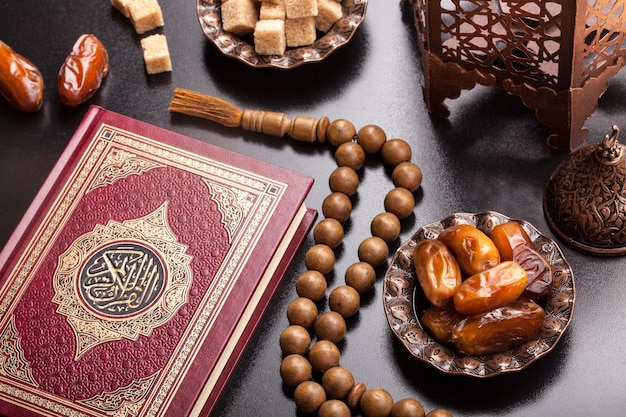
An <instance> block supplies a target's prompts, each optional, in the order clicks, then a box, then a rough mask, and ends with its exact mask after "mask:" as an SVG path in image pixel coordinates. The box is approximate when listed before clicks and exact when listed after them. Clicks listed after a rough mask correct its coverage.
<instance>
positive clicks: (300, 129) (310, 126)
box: [169, 88, 329, 142]
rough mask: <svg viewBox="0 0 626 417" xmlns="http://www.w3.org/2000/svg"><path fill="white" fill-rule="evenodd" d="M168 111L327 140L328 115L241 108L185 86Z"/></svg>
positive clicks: (270, 132) (276, 133)
mask: <svg viewBox="0 0 626 417" xmlns="http://www.w3.org/2000/svg"><path fill="white" fill-rule="evenodd" d="M169 111H171V112H174V113H182V114H186V115H188V116H194V117H201V118H203V119H207V120H211V121H213V122H217V123H219V124H221V125H223V126H226V127H240V128H242V129H244V130H248V131H252V132H257V133H263V134H266V135H271V136H276V137H283V136H285V135H289V136H291V137H292V138H293V139H295V140H298V141H302V142H315V141H316V140H317V141H319V142H325V141H326V129H327V127H328V125H329V120H328V118H327V117H322V118H321V119H319V120H318V119H315V118H313V117H308V116H296V117H295V118H293V120H289V118H287V115H286V114H284V113H280V112H267V111H262V110H242V109H240V108H238V107H237V106H235V105H233V104H231V103H228V102H226V101H224V100H222V99H219V98H216V97H212V96H209V95H206V94H201V93H198V92H195V91H191V90H186V89H184V88H176V89H175V90H174V97H173V98H172V101H171V102H170V107H169Z"/></svg>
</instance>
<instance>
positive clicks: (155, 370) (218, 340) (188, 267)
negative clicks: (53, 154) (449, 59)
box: [0, 106, 315, 417]
mask: <svg viewBox="0 0 626 417" xmlns="http://www.w3.org/2000/svg"><path fill="white" fill-rule="evenodd" d="M311 185H312V179H311V178H310V177H307V176H305V175H301V174H298V173H294V172H291V171H287V170H284V169H282V168H279V167H276V166H273V165H269V164H267V163H264V162H261V161H258V160H255V159H251V158H249V157H245V156H242V155H238V154H235V153H233V152H230V151H227V150H225V149H221V148H218V147H215V146H212V145H210V144H208V143H205V142H201V141H198V140H194V139H191V138H188V137H185V136H182V135H179V134H176V133H173V132H170V131H167V130H164V129H161V128H158V127H155V126H152V125H148V124H145V123H143V122H140V121H137V120H134V119H131V118H128V117H126V116H123V115H120V114H117V113H113V112H110V111H107V110H104V109H102V108H100V107H97V106H92V107H91V108H90V109H89V111H88V113H87V114H86V116H85V118H84V120H83V121H82V123H81V125H80V127H79V128H78V130H77V131H76V133H75V134H74V136H73V137H72V139H71V140H70V142H69V144H68V146H67V148H66V150H65V151H64V153H63V154H62V156H61V158H60V159H59V161H58V163H57V164H56V165H55V167H54V169H53V171H52V172H51V174H50V176H49V177H48V179H47V180H46V182H45V184H44V186H43V187H42V189H41V191H40V192H39V194H38V195H37V197H36V199H35V201H34V202H33V204H32V205H31V207H30V208H29V210H28V212H27V213H26V214H25V216H24V218H23V220H22V221H21V222H20V224H19V226H18V227H17V229H16V231H15V232H14V234H13V235H12V236H11V238H10V239H9V241H8V243H7V245H6V246H5V248H4V249H3V251H2V252H1V253H0V279H1V281H0V340H1V342H0V343H1V344H0V346H1V348H0V414H2V415H5V416H11V417H15V416H39V415H45V416H73V417H78V416H85V417H86V416H89V417H125V416H134V417H165V416H167V417H173V416H176V417H181V416H189V415H194V416H205V415H208V414H209V413H210V411H211V408H212V405H213V404H214V402H215V401H216V399H217V397H218V396H219V393H220V391H221V390H222V388H223V386H224V384H225V383H226V380H227V379H228V376H229V374H230V372H231V371H232V369H233V367H234V366H235V364H236V362H237V359H238V358H239V357H240V355H241V354H242V351H243V349H244V347H245V344H246V342H247V341H248V339H249V338H250V336H251V335H252V333H253V331H254V329H255V327H256V326H257V324H258V323H259V320H260V319H261V316H262V313H263V311H264V309H265V308H266V307H267V304H268V303H269V301H270V299H271V296H272V294H273V293H274V291H275V290H276V288H277V286H278V283H279V282H280V279H281V277H282V275H283V274H284V272H285V269H286V268H287V266H288V265H289V262H290V261H291V259H292V257H293V254H294V252H295V251H296V249H297V247H298V246H299V245H300V243H301V242H302V239H303V238H304V236H305V235H306V233H307V232H308V230H309V227H310V225H311V223H312V221H313V219H314V217H315V212H314V211H312V210H309V209H307V208H306V207H305V205H304V202H305V198H306V195H307V193H308V192H309V190H310V187H311Z"/></svg>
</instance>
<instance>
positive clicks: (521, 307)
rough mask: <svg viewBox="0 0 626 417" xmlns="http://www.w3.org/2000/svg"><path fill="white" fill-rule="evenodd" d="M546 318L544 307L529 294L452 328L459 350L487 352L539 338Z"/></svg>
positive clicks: (484, 353)
mask: <svg viewBox="0 0 626 417" xmlns="http://www.w3.org/2000/svg"><path fill="white" fill-rule="evenodd" d="M544 319H545V311H544V310H543V308H542V307H541V306H540V305H539V304H537V303H535V302H533V301H532V300H530V299H529V298H526V297H523V296H522V297H520V298H518V299H516V300H515V301H513V302H512V303H510V304H508V305H506V306H502V307H499V308H496V309H494V310H491V311H488V312H486V313H483V314H478V315H474V316H470V317H467V318H465V319H463V320H461V321H460V322H459V323H458V324H457V325H456V326H455V327H454V329H453V331H452V342H453V343H454V344H455V346H456V348H457V350H458V351H459V352H461V353H463V354H467V355H486V354H489V353H495V352H502V351H505V350H508V349H511V348H513V347H515V346H519V345H521V344H522V343H524V342H526V341H528V340H530V339H532V338H533V337H536V336H537V335H538V334H539V332H540V331H541V327H542V325H543V322H544Z"/></svg>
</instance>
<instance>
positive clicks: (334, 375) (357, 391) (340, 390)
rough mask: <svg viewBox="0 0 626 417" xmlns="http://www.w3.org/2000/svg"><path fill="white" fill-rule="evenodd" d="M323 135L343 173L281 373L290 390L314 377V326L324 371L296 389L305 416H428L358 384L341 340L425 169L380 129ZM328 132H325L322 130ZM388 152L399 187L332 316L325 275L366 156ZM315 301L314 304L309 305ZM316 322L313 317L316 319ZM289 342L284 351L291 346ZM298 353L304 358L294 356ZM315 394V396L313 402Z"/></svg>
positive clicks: (295, 308) (345, 127)
mask: <svg viewBox="0 0 626 417" xmlns="http://www.w3.org/2000/svg"><path fill="white" fill-rule="evenodd" d="M317 129H318V131H317V132H316V135H317V136H318V137H324V138H325V139H326V140H327V142H328V143H329V144H330V145H331V146H334V147H335V148H336V151H335V160H336V162H337V165H338V168H337V169H336V170H335V171H333V172H332V173H331V175H330V177H329V186H330V189H331V193H330V194H329V195H328V196H327V197H326V198H325V199H324V201H323V203H322V213H323V215H324V219H322V220H321V221H320V222H319V223H318V224H317V225H316V226H315V228H314V229H313V238H314V240H315V245H313V246H312V247H311V248H310V249H309V250H308V251H307V253H306V254H305V265H306V267H307V269H308V271H306V272H305V273H303V274H301V275H300V277H299V278H298V280H297V281H296V292H297V293H298V295H299V298H297V299H296V300H294V301H293V302H292V303H291V304H290V305H289V306H288V309H287V316H288V319H289V322H290V326H289V327H288V329H287V330H285V331H284V332H283V334H281V349H282V351H283V354H284V355H286V356H285V358H284V359H283V364H284V363H285V361H287V360H288V359H289V362H290V363H289V366H284V368H285V370H284V371H283V364H281V375H283V373H284V374H285V376H284V377H283V381H284V382H285V384H286V385H289V386H294V385H293V384H294V382H295V381H298V380H300V379H301V378H303V376H304V375H306V374H307V372H308V371H307V370H308V368H307V367H306V366H302V365H301V359H304V358H305V355H304V354H301V353H300V352H301V350H302V347H301V346H300V344H301V343H303V340H302V339H306V338H303V337H302V336H301V331H302V330H306V329H309V330H307V331H312V332H313V334H314V335H315V338H316V339H317V341H315V342H314V343H313V344H312V346H311V347H310V349H309V350H308V353H307V354H306V359H305V360H307V359H308V361H309V363H310V366H311V369H312V370H313V371H315V373H318V374H321V389H322V390H323V394H324V395H322V392H321V391H320V383H318V382H313V381H311V380H310V379H307V380H305V381H301V382H300V383H299V384H296V385H295V387H296V389H295V391H294V400H295V402H296V406H297V407H298V410H300V411H302V412H304V413H315V412H317V415H318V417H326V416H334V417H337V416H339V417H341V416H346V417H349V416H350V415H351V414H352V413H351V411H350V410H355V411H356V410H359V409H360V411H361V413H362V415H363V416H364V417H424V409H423V407H422V405H421V404H420V403H419V401H417V400H414V399H410V398H405V399H402V400H400V401H397V402H395V403H394V401H393V398H392V396H391V394H389V393H388V392H387V391H386V390H384V389H382V388H374V389H369V390H368V389H366V387H365V384H363V383H362V382H359V383H356V384H355V381H354V377H353V375H352V374H351V373H350V372H349V371H348V370H347V369H345V368H342V367H341V366H340V364H339V362H340V357H341V354H340V351H339V349H338V347H337V345H336V344H337V343H339V342H340V341H342V340H343V338H344V337H345V334H346V332H347V325H346V320H345V319H346V318H348V317H351V316H353V315H355V314H356V313H357V312H358V310H359V308H360V302H361V301H360V300H361V295H362V294H365V293H367V292H368V291H370V290H371V289H372V287H373V286H374V284H375V282H376V271H375V269H374V268H375V267H377V266H380V265H382V264H383V263H384V262H385V261H386V260H387V258H388V256H389V246H388V245H389V243H391V242H393V241H395V240H396V239H397V238H398V237H399V235H400V231H401V224H400V220H401V219H405V218H407V217H409V216H410V215H411V214H412V213H413V209H414V207H415V198H414V196H413V192H415V191H416V190H417V189H419V187H420V186H421V182H422V172H421V170H420V169H419V167H418V166H417V165H415V164H414V163H412V162H411V161H410V160H411V157H412V152H411V147H410V146H409V144H408V143H407V142H406V141H404V140H402V139H391V140H389V141H387V136H386V134H385V132H384V131H383V130H382V129H381V128H380V127H378V126H376V125H367V126H364V127H363V128H361V129H360V130H359V131H358V132H357V130H356V129H355V127H354V125H352V123H350V122H349V121H347V120H345V119H339V120H336V121H334V122H331V123H328V124H326V123H325V124H323V125H322V124H320V125H318V127H317ZM320 129H322V130H323V129H325V132H320ZM378 153H380V154H381V157H382V159H383V163H384V164H385V165H386V166H388V167H389V169H390V170H391V179H392V182H393V183H394V186H395V188H393V189H392V190H391V191H389V192H388V193H387V195H386V196H385V198H384V201H383V206H384V209H385V211H384V212H381V213H380V214H378V215H377V216H375V217H374V219H373V220H372V222H371V227H370V229H371V234H372V236H370V237H367V238H365V239H364V240H363V241H362V242H361V243H360V244H359V246H358V250H357V255H358V258H359V262H356V263H353V264H352V265H350V266H349V267H348V268H347V270H346V272H345V285H338V286H336V287H335V288H334V289H332V290H331V291H330V293H329V295H328V307H329V311H325V312H318V311H317V308H316V307H315V308H314V307H312V306H311V304H313V306H316V304H315V302H320V301H321V300H322V299H323V298H324V295H325V293H326V291H327V283H326V281H325V275H327V274H329V273H330V272H331V271H332V270H333V269H334V263H335V257H334V249H335V248H337V247H338V246H340V245H341V242H342V240H343V238H344V229H343V225H342V223H344V222H345V221H347V220H348V219H349V218H350V215H351V212H352V202H351V200H350V197H351V196H353V195H354V194H355V193H356V192H357V189H358V186H359V176H358V173H357V171H358V170H359V169H361V168H362V167H363V166H364V165H365V157H366V155H373V154H378ZM307 298H308V299H309V301H310V303H307V302H304V301H302V300H303V299H307ZM313 314H315V318H314V319H313V320H311V317H312V315H313ZM283 345H284V347H283ZM294 355H297V359H294ZM307 396H310V398H308V397H307ZM440 413H445V414H441V415H442V416H444V415H445V416H449V417H450V416H451V415H450V414H449V413H448V412H447V411H445V410H442V409H437V410H433V411H432V412H431V413H429V416H431V414H432V416H431V417H433V416H436V415H439V414H440Z"/></svg>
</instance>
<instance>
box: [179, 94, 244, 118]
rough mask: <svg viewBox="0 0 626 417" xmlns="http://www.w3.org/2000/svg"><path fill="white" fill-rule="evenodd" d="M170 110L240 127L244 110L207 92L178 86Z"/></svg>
mask: <svg viewBox="0 0 626 417" xmlns="http://www.w3.org/2000/svg"><path fill="white" fill-rule="evenodd" d="M169 111H171V112H175V113H182V114H186V115H188V116H194V117H202V118H203V119H208V120H211V121H214V122H217V123H220V124H222V125H224V126H227V127H239V126H240V125H241V116H242V114H243V112H242V111H241V109H239V108H238V107H236V106H234V105H232V104H230V103H228V102H226V101H224V100H221V99H219V98H216V97H212V96H208V95H206V94H201V93H197V92H195V91H191V90H186V89H184V88H176V89H175V90H174V97H172V101H171V102H170V107H169Z"/></svg>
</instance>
